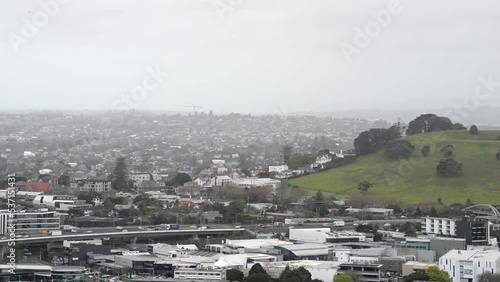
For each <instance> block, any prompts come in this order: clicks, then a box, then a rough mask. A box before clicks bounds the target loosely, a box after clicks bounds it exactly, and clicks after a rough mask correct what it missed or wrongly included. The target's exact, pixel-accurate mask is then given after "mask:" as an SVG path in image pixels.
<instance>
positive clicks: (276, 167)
mask: <svg viewBox="0 0 500 282" xmlns="http://www.w3.org/2000/svg"><path fill="white" fill-rule="evenodd" d="M285 170H288V166H287V165H270V166H269V172H283V171H285Z"/></svg>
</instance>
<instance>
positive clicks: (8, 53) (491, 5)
mask: <svg viewBox="0 0 500 282" xmlns="http://www.w3.org/2000/svg"><path fill="white" fill-rule="evenodd" d="M52 1H56V0H52ZM65 1H67V2H68V3H67V4H57V5H59V6H58V11H57V10H56V11H55V12H54V13H53V15H49V16H48V23H47V24H46V25H45V26H41V27H40V28H38V31H37V32H35V33H34V36H32V35H31V34H28V35H29V36H26V34H24V35H23V28H26V27H25V25H26V22H24V21H23V19H27V20H28V22H31V23H33V21H34V20H36V19H33V17H35V16H37V15H38V16H40V12H41V13H45V12H43V11H44V8H43V7H42V5H41V4H40V3H47V2H50V1H49V0H39V1H31V0H2V1H1V2H0V93H1V96H2V98H3V99H2V103H0V109H2V110H7V109H98V110H111V109H112V107H114V106H116V103H117V101H121V100H120V99H122V98H120V97H122V95H125V96H126V97H129V98H130V95H132V94H131V91H133V89H134V87H137V86H141V85H142V84H143V80H144V79H145V76H147V75H148V71H147V70H146V68H148V67H150V68H156V67H157V68H159V69H160V70H161V72H168V73H169V76H168V78H166V79H163V78H162V81H161V83H159V84H158V86H155V87H150V88H151V90H148V91H147V94H146V95H145V96H143V98H141V101H137V100H133V98H132V100H133V101H132V102H133V103H132V104H133V107H134V108H136V109H152V110H188V109H187V108H182V107H178V105H188V104H191V103H196V104H199V105H201V106H203V107H204V110H206V111H208V110H214V111H215V112H232V111H234V112H242V113H248V112H252V113H263V112H270V113H273V112H274V113H276V112H293V111H326V110H335V109H350V108H353V109H359V108H390V107H398V108H405V107H408V108H410V107H411V108H418V107H422V108H424V107H427V108H428V107H434V106H435V107H441V106H446V105H449V104H450V103H451V102H458V103H460V102H461V101H463V100H464V99H466V98H467V97H468V96H470V95H473V94H474V89H475V87H476V85H477V84H478V83H479V82H478V77H479V76H485V77H486V76H488V75H490V74H491V75H492V76H493V78H494V80H495V81H500V56H499V54H500V37H499V35H498V34H499V33H498V30H499V28H500V17H498V15H500V1H498V0H478V1H461V0H439V1H436V0H418V1H416V0H413V1H412V0H401V1H400V6H401V7H400V8H401V9H402V10H401V11H400V12H399V13H393V14H391V20H390V22H389V23H388V24H387V25H386V26H385V27H381V28H380V32H379V34H377V35H376V36H374V37H373V38H371V41H370V44H369V45H368V46H366V47H363V48H359V50H360V51H359V54H355V55H353V56H351V61H350V62H349V61H348V60H346V57H345V56H344V54H343V53H342V51H341V48H340V46H341V44H342V42H344V43H345V44H350V45H352V46H355V43H354V36H355V34H356V32H355V28H360V29H365V26H366V25H367V24H368V23H370V22H371V21H374V16H373V15H372V11H373V12H378V11H380V10H383V9H385V10H387V9H388V8H387V7H388V5H389V4H388V3H389V2H390V1H360V0H357V1H356V0H355V1H353V0H344V1H336V0H300V1H298V0H162V1H153V0H141V1H139V0H135V1H131V0H65ZM54 3H55V2H54ZM224 5H226V6H224ZM227 5H232V6H227ZM216 7H219V8H221V9H222V8H224V7H225V8H227V9H226V10H219V11H217V8H216ZM228 7H230V8H228ZM52 10H54V9H52ZM221 15H222V16H221ZM38 20H39V21H43V16H40V18H39V19H38ZM29 37H31V38H29ZM20 38H21V39H20ZM16 49H17V52H16ZM499 93H500V87H499V89H498V91H497V92H496V93H495V95H496V97H492V98H491V101H490V100H489V101H483V103H484V104H485V105H495V104H496V105H499V104H500V103H498V101H499V99H498V98H497V97H499V96H500V95H499ZM119 103H122V102H119ZM113 105H114V106H113Z"/></svg>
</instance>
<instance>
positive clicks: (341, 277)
mask: <svg viewBox="0 0 500 282" xmlns="http://www.w3.org/2000/svg"><path fill="white" fill-rule="evenodd" d="M333 282H354V280H353V279H352V277H351V276H350V275H349V274H345V273H339V274H337V275H335V276H334V277H333Z"/></svg>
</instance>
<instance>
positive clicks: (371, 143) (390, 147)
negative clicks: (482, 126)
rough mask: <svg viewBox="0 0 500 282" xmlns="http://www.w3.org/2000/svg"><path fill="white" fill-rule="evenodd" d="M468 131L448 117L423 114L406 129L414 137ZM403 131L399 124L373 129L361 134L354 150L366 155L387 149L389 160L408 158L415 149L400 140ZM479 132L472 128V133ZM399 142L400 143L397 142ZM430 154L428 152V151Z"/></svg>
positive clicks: (407, 133) (408, 143) (356, 140)
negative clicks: (415, 135) (431, 133)
mask: <svg viewBox="0 0 500 282" xmlns="http://www.w3.org/2000/svg"><path fill="white" fill-rule="evenodd" d="M464 129H466V128H465V127H464V126H463V125H462V124H460V123H453V122H452V121H451V120H450V119H449V118H447V117H440V116H437V115H435V114H423V115H420V116H418V117H417V118H415V119H414V120H412V121H411V122H410V123H409V124H408V126H407V127H406V130H405V133H406V135H414V134H420V133H426V132H435V131H444V130H464ZM402 131H403V129H402V128H401V126H400V125H399V124H397V125H393V126H392V127H390V128H387V129H386V128H372V129H370V130H367V131H363V132H361V133H360V134H359V135H358V137H357V138H356V139H355V140H354V149H355V152H356V153H357V154H358V155H366V154H370V153H373V152H376V151H378V150H380V149H382V148H384V147H386V146H387V147H386V156H387V157H389V158H393V159H397V158H405V157H406V158H407V157H409V156H411V153H412V152H413V150H414V149H415V148H414V147H413V145H411V143H410V142H408V141H406V142H403V140H398V139H399V138H401V135H402V134H401V133H402ZM473 131H475V132H477V127H475V130H473V128H471V133H472V132H473ZM396 140H398V142H395V141H396ZM427 153H428V151H427Z"/></svg>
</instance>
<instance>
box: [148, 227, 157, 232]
mask: <svg viewBox="0 0 500 282" xmlns="http://www.w3.org/2000/svg"><path fill="white" fill-rule="evenodd" d="M146 230H147V231H153V230H155V229H154V228H151V227H148V228H147V229H146Z"/></svg>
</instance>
